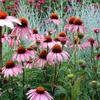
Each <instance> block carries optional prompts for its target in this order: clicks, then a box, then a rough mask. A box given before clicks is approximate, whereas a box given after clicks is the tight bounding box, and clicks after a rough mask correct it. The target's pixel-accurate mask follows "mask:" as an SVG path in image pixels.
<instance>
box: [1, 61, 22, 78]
mask: <svg viewBox="0 0 100 100" xmlns="http://www.w3.org/2000/svg"><path fill="white" fill-rule="evenodd" d="M22 72H23V71H22V66H21V65H20V64H15V63H14V62H13V61H11V60H9V61H7V63H6V65H5V66H4V67H3V68H2V74H3V75H4V77H7V78H8V77H13V76H17V75H19V74H21V73H22Z"/></svg>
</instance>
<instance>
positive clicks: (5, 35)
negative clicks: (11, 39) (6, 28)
mask: <svg viewBox="0 0 100 100" xmlns="http://www.w3.org/2000/svg"><path fill="white" fill-rule="evenodd" d="M7 40H8V36H7V34H3V35H2V43H4V42H6V41H7Z"/></svg>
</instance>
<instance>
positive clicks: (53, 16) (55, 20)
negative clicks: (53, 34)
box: [46, 13, 60, 25]
mask: <svg viewBox="0 0 100 100" xmlns="http://www.w3.org/2000/svg"><path fill="white" fill-rule="evenodd" d="M46 22H53V23H54V24H55V25H59V24H60V19H59V17H58V14H57V13H51V15H50V18H49V19H48V20H46Z"/></svg>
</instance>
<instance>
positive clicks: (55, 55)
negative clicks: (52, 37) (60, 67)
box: [47, 44, 69, 64]
mask: <svg viewBox="0 0 100 100" xmlns="http://www.w3.org/2000/svg"><path fill="white" fill-rule="evenodd" d="M64 60H69V54H68V52H66V51H64V50H62V47H61V46H60V45H59V44H55V45H54V46H53V47H52V50H51V51H50V52H49V53H48V55H47V61H48V62H49V64H57V63H61V62H63V61H64Z"/></svg>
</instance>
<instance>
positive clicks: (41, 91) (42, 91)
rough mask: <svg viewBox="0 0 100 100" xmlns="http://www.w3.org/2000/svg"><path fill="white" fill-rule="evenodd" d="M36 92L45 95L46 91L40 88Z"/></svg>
mask: <svg viewBox="0 0 100 100" xmlns="http://www.w3.org/2000/svg"><path fill="white" fill-rule="evenodd" d="M36 92H37V93H38V94H44V92H45V89H44V88H43V87H38V88H37V89H36Z"/></svg>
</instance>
